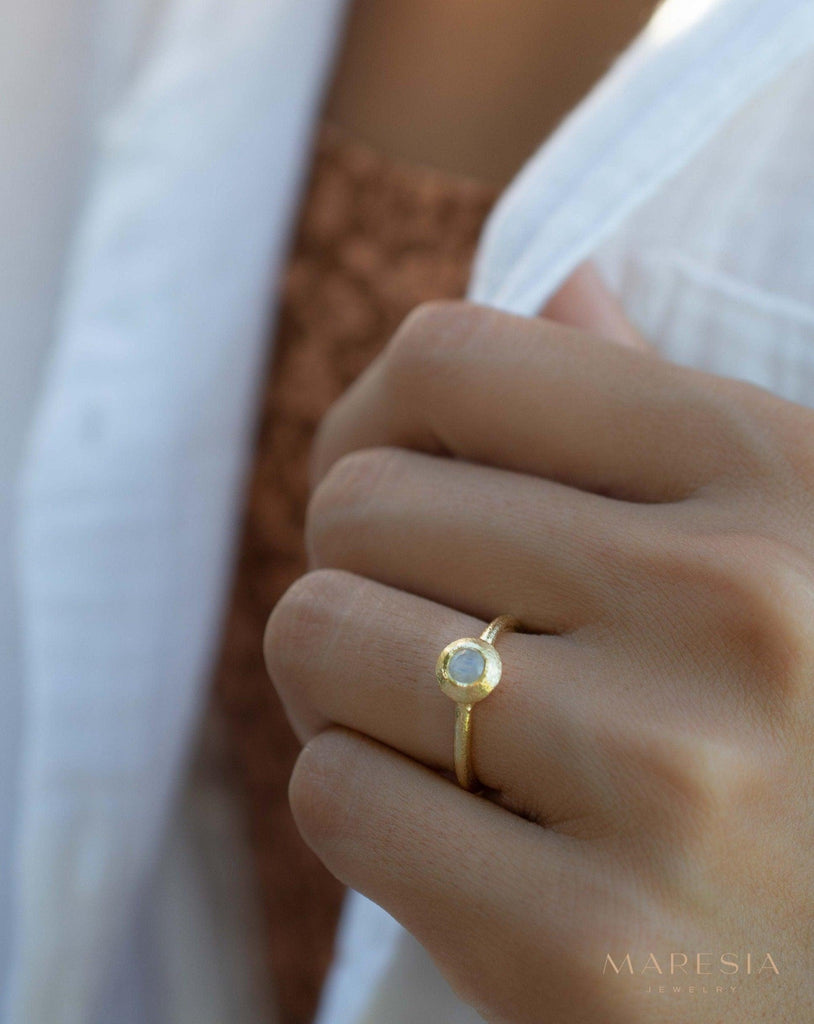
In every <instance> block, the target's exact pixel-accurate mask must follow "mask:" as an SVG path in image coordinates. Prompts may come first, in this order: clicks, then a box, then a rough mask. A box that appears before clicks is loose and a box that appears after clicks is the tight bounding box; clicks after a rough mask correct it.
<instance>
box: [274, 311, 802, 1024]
mask: <svg viewBox="0 0 814 1024" xmlns="http://www.w3.org/2000/svg"><path fill="white" fill-rule="evenodd" d="M812 439H814V413H812V412H810V411H809V410H807V409H804V408H801V407H798V406H795V405H792V404H790V403H787V402H784V401H782V400H780V399H778V398H775V397H773V396H772V395H770V394H768V393H766V392H764V391H761V390H759V389H757V388H754V387H752V386H749V385H746V384H743V383H738V382H734V381H729V380H723V379H719V378H715V377H712V376H708V375H705V374H703V373H700V372H696V371H692V370H688V369H684V368H679V367H676V366H673V365H669V364H667V363H665V362H663V361H661V360H659V359H658V358H657V357H655V356H653V355H651V354H648V353H645V352H641V351H635V350H634V349H631V348H624V347H622V346H619V345H613V344H610V343H608V342H607V341H606V340H604V339H603V338H600V337H597V336H595V335H592V334H590V333H587V332H584V331H579V330H575V329H573V328H569V327H563V326H561V325H559V324H555V323H552V322H549V321H543V320H526V319H520V318H515V317H511V316H507V315H503V314H500V313H496V312H493V311H489V310H486V309H481V308H476V307H472V306H469V305H465V304H444V305H437V306H430V307H427V308H422V309H420V310H418V311H417V312H416V313H415V314H414V315H412V316H411V317H410V318H409V319H408V320H407V322H406V323H405V324H404V325H403V327H402V328H401V330H400V331H399V332H398V334H397V336H396V337H395V338H394V340H393V342H392V343H391V345H390V346H389V348H388V349H387V351H386V352H385V354H384V355H383V357H382V358H381V359H380V360H379V361H378V362H377V363H375V364H374V365H373V366H372V367H371V369H370V370H369V371H368V372H367V373H366V374H365V375H364V376H363V377H362V378H361V379H360V381H359V382H358V383H357V384H356V385H355V386H354V388H352V389H351V391H350V392H349V393H348V395H347V396H346V397H345V398H344V399H343V400H342V401H341V402H340V403H339V404H338V405H337V406H336V407H335V408H334V409H333V411H332V412H331V413H330V414H329V416H328V418H327V419H326V421H325V424H324V426H323V429H322V431H321V436H320V441H319V444H318V447H317V452H316V460H315V476H316V479H317V480H318V481H319V483H318V486H317V488H316V492H315V494H314V497H313V501H312V505H311V509H310V515H309V521H308V529H307V535H308V546H309V551H310V554H311V558H312V560H313V563H314V565H315V566H317V567H318V568H317V570H316V571H314V572H312V573H310V574H309V575H307V576H305V577H304V578H303V579H301V580H300V581H299V582H298V583H296V584H295V585H294V586H293V587H292V588H291V590H290V591H289V592H288V594H287V595H286V596H285V597H284V598H283V600H282V601H281V602H280V604H279V605H278V606H277V608H276V610H275V611H274V614H273V615H272V618H271V620H270V622H269V627H268V630H267V637H266V652H267V660H268V664H269V667H270V672H271V675H272V678H273V679H274V682H275V684H276V686H277V688H278V690H279V692H280V694H281V697H282V699H283V701H284V702H285V704H286V706H287V709H288V711H289V714H290V717H291V720H292V722H293V723H294V725H295V728H296V729H297V730H298V732H299V734H300V736H301V737H302V739H303V740H304V741H307V743H306V746H305V749H304V750H303V752H302V755H301V757H300V760H299V762H298V765H297V768H296V770H295V773H294V776H293V778H292V783H291V802H292V807H293V811H294V814H295V816H296V818H297V821H298V824H299V826H300V829H301V831H302V833H303V835H304V837H305V839H306V840H307V841H308V842H309V844H310V845H311V846H312V847H313V849H314V850H315V851H316V852H317V854H318V855H319V856H320V857H321V858H322V859H323V860H324V862H325V863H326V865H327V866H328V867H329V869H330V870H331V871H333V872H334V874H336V875H337V876H338V877H339V878H340V879H341V880H342V881H343V882H345V883H347V884H348V885H351V886H353V887H354V888H356V889H359V890H361V891H362V892H364V893H366V894H367V895H368V896H370V897H371V898H372V899H374V900H375V901H377V902H378V903H380V904H381V905H382V906H384V907H385V908H386V909H387V910H389V911H390V912H391V913H392V914H393V915H394V916H395V917H397V918H398V919H399V920H400V921H402V923H403V924H404V925H405V926H406V927H407V928H408V929H409V930H410V931H411V932H413V934H414V935H415V936H416V937H417V938H418V939H419V941H421V942H422V943H423V944H424V945H425V947H426V948H427V949H428V950H429V952H430V953H431V955H432V956H433V957H434V959H435V960H436V962H437V963H438V965H439V966H440V968H441V970H442V971H443V972H444V973H445V975H446V976H447V978H448V979H449V980H450V981H451V983H452V984H453V986H454V987H455V988H456V989H457V990H458V992H459V993H460V994H461V996H462V997H463V998H464V999H465V1000H467V1001H468V1002H470V1003H472V1004H473V1005H474V1006H475V1007H476V1008H477V1009H478V1010H479V1012H480V1013H481V1014H482V1015H483V1016H485V1017H486V1018H487V1019H488V1020H490V1021H511V1022H512V1024H520V1022H523V1024H525V1022H528V1024H532V1022H533V1024H541V1022H545V1024H566V1022H567V1024H580V1022H584V1024H632V1022H648V1024H650V1022H653V1024H655V1022H676V1024H677V1022H681V1024H685V1022H688V1021H693V1022H695V1021H697V1022H704V1024H709V1022H711V1021H716V1022H726V1024H729V1022H732V1024H735V1022H737V1024H752V1022H754V1024H757V1022H760V1024H767V1022H775V1021H777V1022H781V1021H782V1022H793V1024H808V1022H810V1021H811V1020H812V1019H814V1013H813V1012H812V1002H813V1001H814V995H813V994H814V975H812V971H811V967H812V963H811V953H812V948H814V796H813V795H812V793H813V787H812V778H814V775H813V774H812V767H814V739H812V737H814V529H812V523H813V522H814V494H813V493H812V492H813V491H814V440H812ZM504 612H510V613H512V614H513V615H515V616H517V617H518V618H519V619H520V620H521V622H522V623H523V625H524V626H525V628H526V630H527V631H528V633H527V634H524V635H508V636H505V637H501V639H500V640H499V641H498V647H499V650H500V653H501V655H502V658H503V665H504V669H503V680H502V682H501V684H500V685H499V686H498V688H497V689H496V690H495V691H494V693H493V694H491V695H490V696H489V697H488V698H487V700H486V701H484V702H483V703H482V704H480V705H478V706H477V707H476V708H475V712H474V719H473V721H474V737H473V759H474V764H475V768H476V771H477V774H478V776H479V778H480V779H481V780H482V782H483V783H484V785H485V786H487V787H488V788H489V791H490V797H491V798H490V799H482V798H480V797H477V796H473V795H471V794H469V793H466V792H464V791H463V790H461V789H459V788H458V787H457V785H456V784H455V783H454V782H451V781H449V779H448V777H445V776H444V775H443V774H441V773H442V772H444V771H446V772H448V771H449V769H450V768H451V764H452V750H453V742H452V730H453V718H454V709H453V705H452V703H451V702H450V701H449V700H448V699H447V698H446V697H445V696H444V695H443V694H442V693H441V692H440V690H439V688H438V686H437V684H436V682H435V677H434V665H435V659H436V657H437V655H438V653H439V652H440V650H441V649H442V648H443V647H444V646H445V645H446V644H447V643H448V642H450V641H451V640H454V639H456V638H458V637H463V636H472V635H477V633H479V632H480V630H481V629H482V628H483V625H484V622H485V621H486V620H489V619H491V618H493V617H494V616H496V615H498V614H501V613H504ZM329 726H333V728H328V727H329ZM628 953H629V954H630V961H629V964H630V966H631V968H632V971H633V973H632V974H631V973H630V972H629V971H628V961H626V960H625V957H626V955H627V954H628ZM671 954H672V955H673V957H672V961H671ZM608 956H610V958H611V961H612V963H611V964H609V963H608ZM747 956H749V960H748V961H747ZM767 957H768V958H769V959H768V960H767ZM722 958H723V959H722ZM733 965H734V966H735V970H736V971H737V973H735V970H733ZM617 970H618V973H617ZM671 971H672V973H671ZM659 972H661V973H659ZM659 986H665V987H666V989H667V992H666V993H660V992H659V991H658V989H659ZM676 986H681V990H680V991H679V992H674V988H675V987H676ZM691 986H693V987H694V989H695V991H694V993H692V994H690V992H689V989H690V987H691ZM702 988H703V989H705V992H702V991H701V989H702ZM648 990H649V991H648Z"/></svg>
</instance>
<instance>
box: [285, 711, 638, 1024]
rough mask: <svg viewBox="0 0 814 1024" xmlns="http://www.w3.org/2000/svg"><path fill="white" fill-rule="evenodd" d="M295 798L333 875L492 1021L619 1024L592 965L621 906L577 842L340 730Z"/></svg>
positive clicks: (309, 836) (297, 784)
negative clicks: (393, 921) (380, 911)
mask: <svg viewBox="0 0 814 1024" xmlns="http://www.w3.org/2000/svg"><path fill="white" fill-rule="evenodd" d="M290 797H291V806H292V810H293V812H294V816H295V819H296V821H297V824H298V826H299V828H300V831H301V832H302V834H303V837H304V838H305V840H306V842H308V844H309V845H310V846H311V847H312V849H313V850H314V851H315V852H316V853H317V855H318V856H319V857H320V858H321V859H322V860H323V862H324V863H325V864H326V866H327V867H328V869H329V870H330V871H332V872H333V873H334V874H335V875H336V876H337V878H339V879H340V880H341V881H342V882H344V883H345V884H346V885H349V886H352V887H353V888H354V889H357V890H358V891H360V892H362V893H364V894H365V895H367V896H368V897H370V898H371V899H373V900H374V901H375V902H376V903H378V904H380V905H381V906H383V907H384V908H385V909H386V910H387V911H389V913H391V914H392V915H393V916H394V917H396V918H397V919H398V920H399V921H400V922H401V923H402V924H403V925H404V926H405V927H406V928H407V929H408V930H409V931H410V932H412V934H413V935H415V937H416V938H417V939H418V940H419V942H421V943H422V944H423V945H424V946H425V948H426V949H427V950H428V951H429V953H430V955H431V956H432V957H433V958H434V959H435V961H436V963H437V964H438V966H439V968H440V969H441V971H442V972H443V973H444V974H445V976H446V977H447V979H448V980H449V981H450V983H451V984H452V986H453V988H455V989H456V990H457V992H458V994H459V995H460V996H461V997H462V998H463V999H464V1000H465V1001H466V1002H469V1003H471V1004H473V1005H474V1006H475V1007H476V1008H477V1009H478V1010H479V1011H480V1012H481V1013H482V1014H484V1015H485V1016H486V1017H488V1019H490V1020H495V1019H501V1020H511V1021H513V1022H515V1024H526V1022H528V1024H531V1022H532V1020H533V1021H534V1024H538V1022H539V1020H541V1019H542V1015H543V1013H544V1016H545V1020H546V1021H548V1022H550V1024H565V1022H566V1021H567V1022H568V1024H589V1022H590V1024H594V1022H595V1021H597V1020H602V1021H605V1022H607V1024H621V1022H622V1020H623V1019H624V1018H623V1017H622V1016H617V1013H616V1012H615V1010H614V1009H613V1007H612V1006H611V1005H609V1003H608V1001H607V992H603V993H602V995H603V999H602V1002H601V1003H600V1002H599V1000H598V996H599V994H600V991H599V989H598V988H597V987H596V981H595V977H596V974H597V972H596V967H595V964H596V963H599V964H601V963H602V959H603V954H602V948H601V947H602V945H603V943H604V944H605V945H607V942H608V938H607V936H608V935H609V934H611V930H612V929H614V928H616V929H618V927H619V925H618V919H617V915H618V914H620V910H621V908H623V905H624V902H625V899H626V898H625V897H624V896H623V890H622V887H621V886H619V887H616V888H615V889H614V890H613V891H612V892H611V891H607V892H606V891H605V890H606V888H609V887H606V885H605V883H604V877H605V876H604V875H603V874H600V872H599V870H598V869H597V866H596V864H595V863H594V861H593V858H592V855H591V852H589V851H587V850H586V848H585V846H584V845H583V844H579V843H577V842H575V841H574V840H571V839H569V838H567V837H563V836H560V835H558V834H556V833H554V832H550V831H545V830H542V829H540V828H537V827H536V826H534V825H531V824H530V823H528V822H525V821H522V820H521V819H519V818H516V817H514V816H512V815H511V814H509V813H508V812H507V811H504V810H502V809H501V808H499V807H496V806H495V805H494V804H491V803H489V802H488V801H484V800H479V799H478V798H477V797H473V796H471V795H470V794H467V793H464V792H463V791H462V790H459V789H457V788H456V787H455V786H454V784H452V783H449V782H447V781H446V780H444V779H442V778H441V777H440V776H438V775H435V774H433V773H432V772H429V771H427V770H426V769H425V768H422V767H421V766H419V765H416V764H415V763H414V762H411V761H409V760H407V759H406V758H404V757H401V756H400V755H398V754H396V753H394V752H393V751H390V750H387V749H386V748H384V747H382V746H380V745H379V744H376V743H373V742H371V741H370V740H368V739H366V738H363V737H361V736H358V735H356V734H353V733H347V732H344V731H330V732H326V733H322V734H321V735H320V736H318V737H316V738H315V739H314V740H312V741H311V742H310V743H309V744H308V746H306V748H305V749H304V751H303V752H302V754H301V755H300V759H299V761H298V762H297V766H296V769H295V771H294V775H293V777H292V780H291V786H290ZM624 912H625V914H627V913H628V912H629V911H627V910H625V911H624ZM498 948H500V949H501V950H503V951H504V953H506V954H507V955H505V956H503V957H500V958H498V957H496V956H495V950H496V949H498ZM575 950H579V954H578V955H576V954H575V952H574V951H575ZM498 964H499V966H498ZM583 972H584V973H583ZM592 975H593V977H592ZM575 992H579V993H580V998H579V1001H575V999H574V993H575ZM521 1006H522V1007H524V1008H525V1009H523V1010H522V1011H521V1010H520V1009H519V1007H521ZM529 1008H531V1011H529ZM529 1012H532V1014H533V1017H529V1016H528V1013H529Z"/></svg>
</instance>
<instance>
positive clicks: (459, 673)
mask: <svg viewBox="0 0 814 1024" xmlns="http://www.w3.org/2000/svg"><path fill="white" fill-rule="evenodd" d="M519 629H520V623H519V622H518V621H517V619H516V618H514V616H513V615H499V616H498V617H497V618H496V619H493V620H492V621H491V622H490V623H489V625H488V626H487V627H486V629H484V631H483V632H482V633H481V635H480V636H479V637H463V638H462V639H460V640H453V641H452V643H451V644H447V646H446V647H445V648H444V649H443V651H441V653H440V655H439V656H438V662H437V664H436V666H435V676H436V678H437V680H438V685H439V686H440V687H441V690H442V691H443V692H444V693H445V694H446V695H447V697H449V698H451V699H452V700H454V701H455V747H454V754H455V758H454V759H455V777H456V778H457V780H458V784H459V785H460V786H462V787H463V788H464V789H466V790H468V791H469V792H470V793H474V792H476V791H477V790H478V789H480V788H481V787H480V784H479V782H478V778H477V775H476V774H475V769H474V768H473V766H472V709H473V707H474V705H475V704H477V703H478V701H481V700H483V699H484V697H488V696H489V694H490V693H491V692H492V690H494V688H495V687H496V686H497V684H498V683H499V682H500V676H501V674H502V672H503V662H502V661H501V658H500V655H499V654H498V652H497V650H496V649H495V641H496V640H497V638H498V637H499V636H500V634H501V633H510V632H515V631H518V630H519Z"/></svg>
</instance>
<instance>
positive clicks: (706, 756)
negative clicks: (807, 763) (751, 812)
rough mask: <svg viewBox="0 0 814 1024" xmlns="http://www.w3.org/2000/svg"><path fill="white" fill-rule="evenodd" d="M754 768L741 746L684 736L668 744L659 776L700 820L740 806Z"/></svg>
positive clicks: (748, 788)
mask: <svg viewBox="0 0 814 1024" xmlns="http://www.w3.org/2000/svg"><path fill="white" fill-rule="evenodd" d="M756 768H757V766H756V765H755V764H753V763H752V759H751V757H750V756H749V754H748V753H747V752H746V750H745V749H744V748H743V747H742V746H734V745H733V744H731V743H729V742H727V741H725V740H722V739H720V738H718V737H701V736H692V737H685V738H683V739H682V740H679V741H677V742H675V743H673V744H671V745H670V744H668V745H667V747H666V748H665V749H664V751H663V753H662V757H661V774H662V777H663V778H665V779H666V780H667V781H668V784H669V786H670V788H671V789H673V790H675V791H676V792H677V793H679V794H680V797H681V798H682V800H683V802H684V803H686V804H687V805H688V806H690V807H691V808H694V809H695V810H696V812H700V813H701V816H702V818H703V819H716V820H717V819H719V818H720V815H721V812H722V810H724V809H726V810H732V809H734V808H736V807H740V806H742V805H743V802H744V797H745V795H746V794H747V793H748V792H749V790H750V789H751V788H752V786H753V783H754V780H755V777H756Z"/></svg>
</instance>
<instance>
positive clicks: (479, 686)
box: [435, 637, 503, 704]
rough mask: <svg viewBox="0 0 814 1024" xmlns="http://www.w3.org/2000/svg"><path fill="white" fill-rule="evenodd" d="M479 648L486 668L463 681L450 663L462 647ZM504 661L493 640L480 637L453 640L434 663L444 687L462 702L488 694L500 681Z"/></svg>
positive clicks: (475, 700)
mask: <svg viewBox="0 0 814 1024" xmlns="http://www.w3.org/2000/svg"><path fill="white" fill-rule="evenodd" d="M466 650H469V651H477V653H478V654H480V655H481V657H482V658H483V671H482V672H481V674H480V676H479V677H478V678H477V679H475V680H473V681H472V682H471V683H461V682H458V680H457V679H453V678H452V676H451V675H450V673H449V663H450V661H451V660H452V658H453V656H454V655H455V654H457V653H458V652H459V651H466ZM502 671H503V662H502V661H501V660H500V655H499V654H498V653H497V650H496V649H495V648H494V647H493V646H492V644H490V643H487V642H486V641H485V640H481V639H479V638H477V637H463V638H462V639H460V640H453V641H452V643H451V644H447V646H446V647H445V648H444V649H443V651H441V653H440V655H439V656H438V661H437V663H436V666H435V676H436V679H437V680H438V685H439V686H440V687H441V690H442V691H443V692H444V693H445V694H446V695H447V697H450V698H451V699H452V700H454V701H457V702H458V703H459V704H476V703H477V702H478V701H479V700H483V698H484V697H488V696H489V694H490V693H491V692H492V690H494V688H495V687H496V686H497V684H498V683H499V682H500V675H501V672H502Z"/></svg>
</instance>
